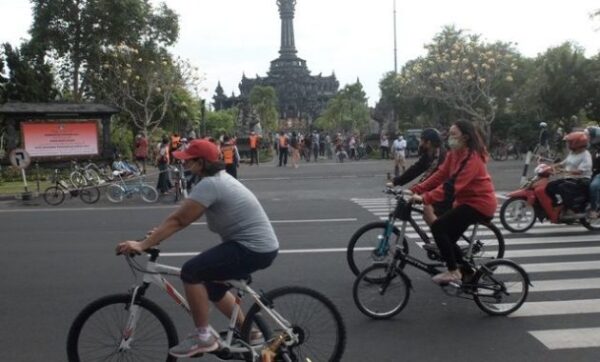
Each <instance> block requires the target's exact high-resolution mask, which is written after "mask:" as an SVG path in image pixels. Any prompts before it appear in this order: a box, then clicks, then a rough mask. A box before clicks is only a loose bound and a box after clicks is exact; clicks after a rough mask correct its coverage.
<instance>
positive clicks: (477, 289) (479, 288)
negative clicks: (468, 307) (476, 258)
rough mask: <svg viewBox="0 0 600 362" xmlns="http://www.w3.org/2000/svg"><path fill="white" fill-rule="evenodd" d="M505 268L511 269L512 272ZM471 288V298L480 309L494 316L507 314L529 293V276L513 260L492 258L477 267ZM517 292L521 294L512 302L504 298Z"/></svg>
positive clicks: (517, 306)
mask: <svg viewBox="0 0 600 362" xmlns="http://www.w3.org/2000/svg"><path fill="white" fill-rule="evenodd" d="M501 268H504V269H501ZM505 269H512V273H509V271H508V270H505ZM507 284H508V286H507ZM472 288H473V290H474V293H473V300H474V301H475V303H476V304H477V306H478V307H479V308H480V309H481V310H482V311H484V312H486V313H488V314H490V315H494V316H501V315H509V314H511V313H513V312H514V311H516V310H517V309H519V308H521V306H522V305H523V303H525V300H526V299H527V295H528V294H529V276H528V275H527V273H526V272H525V270H523V268H521V267H520V266H519V265H518V264H516V263H515V262H513V261H510V260H507V259H498V260H492V261H490V262H489V263H486V264H484V265H483V266H481V267H480V268H479V269H477V272H476V273H475V275H474V277H473V285H472ZM488 291H489V292H488ZM484 292H488V293H484ZM517 292H520V293H521V295H520V296H518V298H517V299H516V300H515V301H514V302H512V303H507V302H506V301H505V300H504V298H505V297H506V298H508V297H510V296H511V295H512V294H515V293H517ZM488 299H489V300H490V302H488V301H487V300H488Z"/></svg>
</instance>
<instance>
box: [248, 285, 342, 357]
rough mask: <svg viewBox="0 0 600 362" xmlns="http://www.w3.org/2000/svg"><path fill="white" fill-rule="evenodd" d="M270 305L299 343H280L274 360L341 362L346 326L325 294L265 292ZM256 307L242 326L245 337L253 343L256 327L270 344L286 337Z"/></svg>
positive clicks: (290, 290)
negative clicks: (252, 336) (281, 337)
mask: <svg viewBox="0 0 600 362" xmlns="http://www.w3.org/2000/svg"><path fill="white" fill-rule="evenodd" d="M263 300H264V301H266V302H267V303H266V304H267V306H269V308H271V310H272V311H273V312H275V314H276V315H277V316H278V317H279V319H281V321H283V322H284V324H285V325H286V326H287V327H289V328H291V329H292V330H293V332H294V334H295V335H296V336H297V338H298V341H297V342H296V343H293V344H291V345H290V346H287V345H286V344H285V343H283V344H281V346H280V347H279V349H278V351H277V352H276V356H275V359H274V360H275V361H285V360H291V361H313V362H317V361H323V362H324V361H341V359H342V354H343V353H344V348H345V345H346V327H345V325H344V321H343V320H342V316H341V315H340V312H339V311H338V310H337V308H336V307H335V305H334V304H333V303H332V302H331V301H330V300H329V299H328V298H327V297H325V296H324V295H323V294H321V293H319V292H317V291H314V290H312V289H308V288H303V287H282V288H278V289H275V290H272V291H270V292H268V293H266V294H265V295H264V297H263ZM261 310H262V308H261V306H260V305H258V304H254V305H253V306H252V307H251V308H250V310H249V311H248V314H247V316H246V320H245V322H244V325H243V327H242V338H243V339H244V340H245V341H247V342H248V341H250V333H251V331H252V329H253V328H258V329H259V330H261V332H263V335H264V336H265V338H266V339H267V340H266V341H265V343H266V344H269V343H270V342H272V341H273V340H274V339H276V338H278V337H280V336H283V338H284V339H285V341H289V337H288V336H287V335H285V334H282V333H283V331H282V330H281V327H280V326H278V325H277V324H276V323H275V321H273V319H272V318H271V317H270V316H269V315H268V314H267V313H265V312H262V313H261Z"/></svg>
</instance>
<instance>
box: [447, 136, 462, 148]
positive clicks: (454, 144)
mask: <svg viewBox="0 0 600 362" xmlns="http://www.w3.org/2000/svg"><path fill="white" fill-rule="evenodd" d="M448 146H449V147H450V148H451V149H453V150H455V149H458V148H461V147H462V146H463V142H462V140H461V139H460V138H458V137H448Z"/></svg>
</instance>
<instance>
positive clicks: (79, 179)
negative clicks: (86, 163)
mask: <svg viewBox="0 0 600 362" xmlns="http://www.w3.org/2000/svg"><path fill="white" fill-rule="evenodd" d="M69 179H70V180H71V182H72V183H73V185H74V186H75V187H83V186H85V185H87V180H86V179H85V176H84V175H83V173H81V172H80V171H73V172H71V175H69Z"/></svg>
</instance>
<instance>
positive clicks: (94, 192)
mask: <svg viewBox="0 0 600 362" xmlns="http://www.w3.org/2000/svg"><path fill="white" fill-rule="evenodd" d="M79 198H80V199H81V201H83V202H85V203H86V204H94V203H96V201H98V200H100V189H99V188H97V187H95V186H94V187H84V188H82V189H81V190H79Z"/></svg>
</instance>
